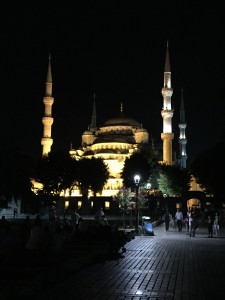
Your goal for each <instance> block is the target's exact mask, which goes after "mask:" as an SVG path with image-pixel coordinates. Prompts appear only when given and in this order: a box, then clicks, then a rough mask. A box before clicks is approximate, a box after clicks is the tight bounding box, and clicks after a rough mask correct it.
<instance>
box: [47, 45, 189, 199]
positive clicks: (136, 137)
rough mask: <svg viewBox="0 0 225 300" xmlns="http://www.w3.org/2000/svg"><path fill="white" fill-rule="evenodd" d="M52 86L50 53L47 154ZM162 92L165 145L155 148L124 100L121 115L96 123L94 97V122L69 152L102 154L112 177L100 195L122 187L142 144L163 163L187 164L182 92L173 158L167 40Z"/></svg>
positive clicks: (89, 156)
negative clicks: (128, 166) (126, 164)
mask: <svg viewBox="0 0 225 300" xmlns="http://www.w3.org/2000/svg"><path fill="white" fill-rule="evenodd" d="M52 86H53V82H52V72H51V58H50V57H49V63H48V71H47V80H46V90H45V96H44V98H43V102H44V116H43V118H42V124H43V137H42V139H41V145H42V156H45V155H47V154H48V153H49V152H50V151H51V146H52V144H53V138H52V135H51V131H52V125H53V121H54V119H53V116H52V106H53V103H54V98H53V96H52ZM161 93H162V97H163V108H162V110H161V116H162V121H163V132H162V133H161V140H162V147H161V148H162V149H156V148H154V144H153V142H152V141H151V142H150V139H149V133H148V131H147V130H146V129H145V128H143V127H142V125H141V124H140V123H139V122H137V121H136V120H134V119H132V118H129V117H127V116H126V115H125V114H124V110H123V104H122V103H121V107H120V115H119V116H117V117H115V118H111V119H109V120H107V121H106V122H104V123H103V124H102V125H101V126H99V127H98V126H97V124H96V106H95V99H94V104H93V110H92V117H91V124H90V125H89V126H88V130H86V131H84V132H83V134H82V143H81V147H80V148H79V149H73V148H72V146H71V149H70V154H71V156H72V157H74V158H75V159H82V157H83V158H84V157H86V158H91V157H93V156H94V157H96V158H97V157H101V158H103V160H104V162H105V163H106V165H107V166H108V169H109V172H110V178H109V180H108V182H107V184H106V185H105V187H104V189H103V191H102V193H101V195H98V196H105V197H107V196H114V195H116V193H117V192H118V190H119V188H121V187H122V178H121V176H120V173H121V171H122V169H123V166H124V162H125V160H126V158H127V157H130V156H131V155H132V154H133V153H135V152H136V151H137V150H138V149H140V148H142V147H151V149H152V153H153V155H156V156H157V158H158V161H160V162H162V163H165V164H167V165H173V164H174V163H178V164H179V165H180V167H181V168H186V160H187V154H186V143H187V139H186V136H185V129H186V122H185V111H184V102H183V94H182V97H181V108H180V123H179V124H178V126H179V129H180V136H179V139H178V143H179V155H178V157H177V159H176V161H175V160H174V155H173V148H172V141H173V139H174V133H173V131H172V118H173V113H174V111H173V109H172V105H171V97H172V94H173V89H172V86H171V71H170V59H169V47H168V43H167V49H166V58H165V68H164V84H163V87H162V90H161ZM72 196H80V194H79V190H76V189H74V190H73V192H72Z"/></svg>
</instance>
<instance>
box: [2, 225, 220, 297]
mask: <svg viewBox="0 0 225 300" xmlns="http://www.w3.org/2000/svg"><path fill="white" fill-rule="evenodd" d="M154 233H155V236H136V237H135V238H134V239H131V240H130V241H129V242H127V243H126V245H125V248H126V252H125V253H123V254H122V253H121V255H119V256H118V257H112V258H105V257H103V258H102V259H100V257H101V249H95V252H96V253H95V254H96V255H93V251H94V250H93V249H92V254H91V253H88V252H84V251H83V250H82V249H79V247H78V248H77V250H76V255H74V253H73V254H72V253H71V255H69V253H68V255H67V256H65V255H52V256H49V255H36V256H35V255H34V254H32V255H31V254H29V253H24V252H23V253H22V254H21V253H18V255H17V256H15V257H13V258H12V259H11V261H8V262H7V263H4V261H1V279H0V299H1V300H11V299H24V300H26V299H32V300H35V299H42V300H44V299H48V300H53V299H54V300H58V299H60V300H62V299H63V300H69V299H71V300H72V299H78V300H80V299H84V300H86V299H90V300H95V299H102V300H104V299H129V300H137V299H142V300H144V299H145V300H146V299H155V300H156V299H158V300H162V299H174V300H175V299H179V300H183V299H191V300H195V299H199V300H200V299H201V300H202V299H210V300H211V299H224V297H225V235H224V232H223V231H222V233H221V234H220V235H218V236H217V237H213V238H208V234H207V229H206V228H205V227H204V226H202V227H201V226H200V228H199V230H198V231H197V234H196V237H190V236H188V235H187V234H186V233H185V231H182V232H177V231H175V230H173V229H171V230H170V231H169V232H166V231H165V229H164V224H162V225H160V226H158V227H156V228H154ZM78 249H79V251H78ZM103 253H104V251H103ZM97 254H98V255H97ZM23 255H24V256H23ZM94 258H96V259H95V260H94ZM1 259H2V257H1ZM21 262H23V263H21Z"/></svg>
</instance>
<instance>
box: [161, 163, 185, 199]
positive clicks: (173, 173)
mask: <svg viewBox="0 0 225 300" xmlns="http://www.w3.org/2000/svg"><path fill="white" fill-rule="evenodd" d="M157 182H158V187H159V190H160V191H161V192H162V194H166V195H167V196H170V197H173V196H181V195H182V193H185V192H187V191H188V190H189V189H190V182H191V174H190V172H189V171H188V170H187V169H180V167H178V166H176V165H173V166H169V165H166V164H162V165H159V166H158V170H157Z"/></svg>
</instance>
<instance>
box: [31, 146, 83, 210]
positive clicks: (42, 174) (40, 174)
mask: <svg viewBox="0 0 225 300" xmlns="http://www.w3.org/2000/svg"><path fill="white" fill-rule="evenodd" d="M76 179H77V161H76V160H75V159H73V158H72V157H71V156H70V154H69V153H68V152H66V151H57V152H50V153H49V154H48V155H46V156H44V157H42V158H41V159H40V160H38V162H37V164H36V168H35V174H34V180H35V183H40V184H41V186H42V188H40V189H38V190H37V193H38V195H40V196H42V199H43V201H44V204H45V205H46V206H51V205H52V202H53V201H54V199H57V198H59V196H60V195H61V194H62V192H65V191H66V189H71V186H72V185H73V183H74V182H75V180H76Z"/></svg>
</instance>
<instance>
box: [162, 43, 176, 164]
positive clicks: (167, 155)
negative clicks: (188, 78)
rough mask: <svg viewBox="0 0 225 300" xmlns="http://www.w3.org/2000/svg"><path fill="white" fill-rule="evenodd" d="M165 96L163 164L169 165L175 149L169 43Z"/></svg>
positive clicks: (163, 91)
mask: <svg viewBox="0 0 225 300" xmlns="http://www.w3.org/2000/svg"><path fill="white" fill-rule="evenodd" d="M161 92H162V96H163V109H162V111H161V116H162V118H163V133H161V139H162V140H163V162H164V163H165V164H167V165H172V164H173V149H172V140H173V138H174V134H173V132H172V117H173V110H172V108H171V97H172V94H173V89H172V87H171V71H170V59H169V43H168V42H167V49H166V60H165V68H164V84H163V88H162V90H161Z"/></svg>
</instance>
